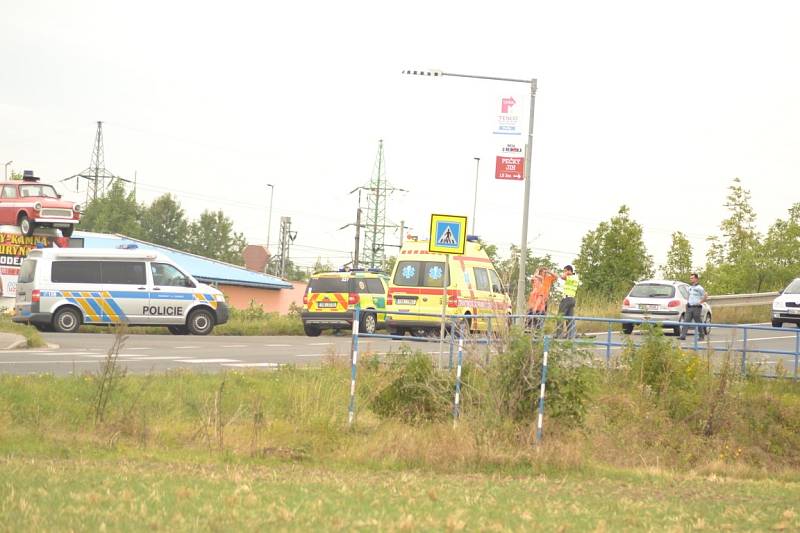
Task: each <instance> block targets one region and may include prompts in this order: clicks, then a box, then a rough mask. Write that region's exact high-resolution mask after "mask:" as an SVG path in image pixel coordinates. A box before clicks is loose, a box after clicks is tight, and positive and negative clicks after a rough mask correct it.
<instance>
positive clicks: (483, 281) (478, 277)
mask: <svg viewBox="0 0 800 533" xmlns="http://www.w3.org/2000/svg"><path fill="white" fill-rule="evenodd" d="M472 272H473V273H474V274H475V288H476V289H477V290H479V291H488V290H490V289H489V273H488V272H486V269H485V268H476V267H473V268H472Z"/></svg>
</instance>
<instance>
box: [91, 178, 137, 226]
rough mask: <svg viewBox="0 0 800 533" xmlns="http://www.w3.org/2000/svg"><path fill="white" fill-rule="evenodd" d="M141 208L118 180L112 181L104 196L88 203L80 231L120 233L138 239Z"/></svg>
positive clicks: (133, 195) (131, 193) (133, 196)
mask: <svg viewBox="0 0 800 533" xmlns="http://www.w3.org/2000/svg"><path fill="white" fill-rule="evenodd" d="M142 209H143V208H142V206H140V205H139V204H138V203H137V202H136V195H135V194H134V193H133V192H126V191H125V186H124V185H123V183H122V182H121V181H120V180H114V181H113V182H112V183H111V187H109V189H108V190H107V192H106V194H105V195H104V196H98V197H97V198H94V199H93V200H91V201H90V202H89V205H88V206H86V211H85V212H84V213H83V216H82V217H81V222H80V229H81V230H85V231H96V232H98V233H120V234H122V235H127V236H128V237H135V238H139V237H141V235H142V226H141V222H140V221H141V218H142Z"/></svg>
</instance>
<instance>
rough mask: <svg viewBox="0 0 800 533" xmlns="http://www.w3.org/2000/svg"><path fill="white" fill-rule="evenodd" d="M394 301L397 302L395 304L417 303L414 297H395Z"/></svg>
mask: <svg viewBox="0 0 800 533" xmlns="http://www.w3.org/2000/svg"><path fill="white" fill-rule="evenodd" d="M394 301H395V302H397V305H414V304H416V303H417V300H416V299H415V298H395V299H394Z"/></svg>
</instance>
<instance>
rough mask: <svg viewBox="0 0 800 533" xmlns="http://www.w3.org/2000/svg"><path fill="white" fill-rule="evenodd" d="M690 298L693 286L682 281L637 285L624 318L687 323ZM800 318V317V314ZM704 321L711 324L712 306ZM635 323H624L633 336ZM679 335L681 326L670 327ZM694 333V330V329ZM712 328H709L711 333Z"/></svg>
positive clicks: (705, 311) (626, 304) (628, 298)
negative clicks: (685, 320)
mask: <svg viewBox="0 0 800 533" xmlns="http://www.w3.org/2000/svg"><path fill="white" fill-rule="evenodd" d="M688 299H689V285H688V284H686V283H684V282H682V281H671V280H660V279H651V280H645V281H640V282H638V283H637V284H636V285H634V286H633V288H632V289H631V291H630V292H629V293H628V295H627V296H626V297H625V300H623V302H622V313H621V317H622V318H629V319H633V320H647V321H648V322H656V323H662V322H683V321H684V317H685V316H686V304H687V303H688ZM799 316H800V315H799ZM702 319H703V322H704V323H706V324H710V323H711V306H710V305H708V303H704V304H703V310H702ZM633 326H634V324H622V332H623V333H625V334H627V335H630V334H631V333H632V332H633ZM670 327H672V330H673V331H674V332H675V335H679V334H680V326H670ZM691 330H692V331H694V328H691ZM708 331H709V327H708V326H705V333H706V334H708Z"/></svg>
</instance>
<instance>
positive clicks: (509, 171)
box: [403, 70, 538, 316]
mask: <svg viewBox="0 0 800 533" xmlns="http://www.w3.org/2000/svg"><path fill="white" fill-rule="evenodd" d="M403 74H407V75H410V76H424V77H431V78H438V77H443V76H449V77H454V78H472V79H478V80H490V81H505V82H511V83H525V84H527V85H529V86H530V89H531V103H530V109H529V110H528V111H529V113H530V114H529V120H528V138H527V143H525V158H524V161H523V163H524V167H525V175H524V180H525V193H524V196H523V204H522V237H521V239H520V243H519V251H520V254H519V277H518V278H517V301H516V310H515V311H516V314H517V315H520V316H522V315H524V314H525V279H526V272H525V268H526V266H527V258H528V217H529V211H530V199H531V157H532V152H533V150H532V145H533V108H534V104H535V103H536V89H537V85H538V83H537V80H536V78H531V79H529V80H525V79H519V78H500V77H497V76H478V75H475V74H456V73H454V72H443V71H441V70H404V71H403ZM512 98H513V97H512ZM515 103H516V100H515V101H514V103H511V101H506V102H502V103H501V105H503V104H505V111H506V112H509V111H512V110H513V105H514V104H515ZM501 114H504V111H503V108H501ZM511 144H513V143H511ZM512 148H513V150H514V151H516V148H517V147H516V146H514V147H512ZM510 159H511V158H508V160H501V161H500V163H501V165H502V166H501V168H499V169H498V168H497V161H495V177H496V178H497V177H498V174H500V173H502V174H503V176H504V177H502V178H498V179H512V180H519V179H520V178H519V177H518V171H519V169H518V167H517V165H518V164H519V162H516V163H515V162H514V161H512V160H510ZM509 165H515V166H514V167H513V168H511V167H510V166H509Z"/></svg>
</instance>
